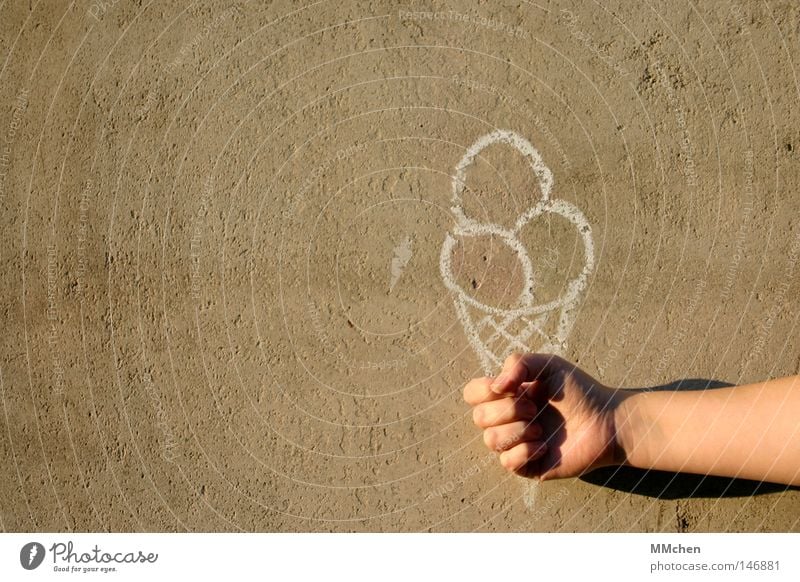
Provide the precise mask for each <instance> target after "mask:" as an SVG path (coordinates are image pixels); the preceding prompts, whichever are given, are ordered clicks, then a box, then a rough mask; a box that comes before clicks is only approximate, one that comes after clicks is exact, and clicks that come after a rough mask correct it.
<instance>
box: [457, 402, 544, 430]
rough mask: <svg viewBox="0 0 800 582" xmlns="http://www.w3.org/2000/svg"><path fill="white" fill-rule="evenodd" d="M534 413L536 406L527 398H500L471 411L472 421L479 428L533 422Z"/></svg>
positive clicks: (479, 405)
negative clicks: (517, 422)
mask: <svg viewBox="0 0 800 582" xmlns="http://www.w3.org/2000/svg"><path fill="white" fill-rule="evenodd" d="M536 413H537V408H536V404H534V403H533V401H531V400H528V399H527V398H517V399H514V398H501V399H500V400H494V401H492V402H484V403H483V404H478V405H477V406H476V407H475V408H473V409H472V420H473V422H474V423H475V424H476V425H478V426H479V427H481V428H489V427H490V426H497V425H499V424H508V423H509V422H515V421H517V420H533V418H534V417H535V416H536Z"/></svg>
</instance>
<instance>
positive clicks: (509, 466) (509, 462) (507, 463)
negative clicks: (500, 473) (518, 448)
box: [500, 453, 517, 471]
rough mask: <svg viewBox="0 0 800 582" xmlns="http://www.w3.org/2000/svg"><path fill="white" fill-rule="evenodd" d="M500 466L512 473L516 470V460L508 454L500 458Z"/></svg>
mask: <svg viewBox="0 0 800 582" xmlns="http://www.w3.org/2000/svg"><path fill="white" fill-rule="evenodd" d="M500 464H501V465H502V466H503V468H504V469H505V470H506V471H514V470H516V468H517V461H516V459H515V458H514V456H513V455H510V454H508V453H506V454H504V455H501V456H500Z"/></svg>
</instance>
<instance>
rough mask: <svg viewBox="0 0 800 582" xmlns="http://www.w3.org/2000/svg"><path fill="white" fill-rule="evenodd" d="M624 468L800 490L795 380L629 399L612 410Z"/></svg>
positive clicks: (799, 408)
mask: <svg viewBox="0 0 800 582" xmlns="http://www.w3.org/2000/svg"><path fill="white" fill-rule="evenodd" d="M616 425H617V427H616V428H617V431H618V439H619V443H620V445H621V449H622V455H623V457H624V459H625V463H626V464H628V465H632V466H635V467H641V468H648V469H661V470H665V471H683V472H689V473H700V474H706V475H721V476H727V477H741V478H745V479H755V480H762V481H773V482H777V483H787V484H794V485H798V484H800V376H793V377H790V378H781V379H778V380H770V381H767V382H764V383H760V384H750V385H747V386H736V387H731V388H719V389H714V390H705V391H691V392H677V391H667V392H638V391H637V392H631V393H630V394H626V395H625V398H624V400H623V402H622V404H621V405H620V406H619V408H618V409H617V413H616Z"/></svg>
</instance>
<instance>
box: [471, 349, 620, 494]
mask: <svg viewBox="0 0 800 582" xmlns="http://www.w3.org/2000/svg"><path fill="white" fill-rule="evenodd" d="M627 396H628V394H627V393H626V391H622V390H615V389H612V388H608V387H606V386H603V385H602V384H600V383H599V382H598V381H597V380H595V379H594V378H592V377H591V376H589V375H588V374H586V373H585V372H583V371H582V370H580V369H579V368H578V367H577V366H575V365H574V364H571V363H569V362H567V361H566V360H564V359H562V358H559V357H558V356H554V355H549V354H524V355H519V354H514V355H511V356H509V357H508V359H507V360H506V361H505V364H504V365H503V370H502V372H501V373H500V375H499V376H498V377H497V378H476V379H474V380H472V381H470V382H469V383H468V384H467V385H466V386H465V388H464V400H466V401H467V403H468V404H470V405H471V406H472V407H473V421H474V422H475V424H476V425H477V426H478V427H480V428H482V429H483V440H484V443H485V444H486V446H487V447H489V448H490V449H492V450H494V451H497V452H498V453H500V463H501V464H502V465H503V467H504V468H505V469H506V470H508V471H512V472H514V473H517V474H519V475H522V476H525V477H538V478H539V479H542V480H546V479H559V478H564V477H577V476H578V475H581V474H583V473H586V472H588V471H591V470H592V469H596V468H598V467H603V466H606V465H613V464H619V463H622V462H623V461H624V454H623V453H622V448H621V447H620V446H619V444H618V442H617V430H616V426H615V424H616V423H615V420H614V416H615V415H614V412H615V410H616V409H617V408H618V406H619V404H620V403H621V402H622V401H623V400H624V399H625V398H626V397H627Z"/></svg>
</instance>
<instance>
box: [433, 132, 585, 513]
mask: <svg viewBox="0 0 800 582" xmlns="http://www.w3.org/2000/svg"><path fill="white" fill-rule="evenodd" d="M492 144H507V145H510V146H512V147H513V148H515V149H516V150H517V151H519V152H520V153H521V154H522V155H523V156H525V158H526V159H527V161H528V163H529V165H530V167H531V170H532V171H533V173H534V174H535V176H536V178H537V179H538V182H539V189H540V198H539V200H538V201H536V203H535V204H534V205H533V206H531V207H530V208H529V209H528V210H526V211H525V212H523V213H522V214H521V215H520V216H519V218H517V220H516V223H515V224H514V226H513V227H512V228H510V229H508V228H504V227H503V226H501V225H498V224H492V223H483V222H479V221H477V220H474V219H472V218H470V217H468V216H467V215H466V214H465V213H464V210H463V208H462V194H463V192H464V189H465V188H466V172H467V169H468V168H469V167H470V166H471V165H472V164H473V163H474V162H475V160H476V158H477V157H478V156H479V155H480V153H481V152H482V151H483V150H484V149H485V148H487V147H488V146H490V145H492ZM552 189H553V174H552V172H551V171H550V169H549V168H548V167H547V166H546V165H545V163H544V161H543V160H542V156H541V155H540V154H539V152H538V151H537V150H536V148H535V147H533V145H532V144H531V143H530V142H529V141H528V140H527V139H525V138H524V137H522V136H520V135H519V134H517V133H514V132H513V131H508V130H497V131H493V132H491V133H488V134H486V135H484V136H482V137H480V138H479V139H478V140H477V141H475V143H473V144H472V145H471V146H470V147H469V148H468V149H467V151H466V153H465V154H464V156H463V157H462V158H461V160H460V161H459V162H458V165H457V166H456V172H455V175H454V176H453V180H452V191H453V197H452V207H451V211H452V212H453V215H454V217H455V220H456V226H455V228H454V230H453V231H452V232H451V233H449V234H448V235H447V237H446V238H445V240H444V243H443V244H442V252H441V255H440V260H439V270H440V272H441V275H442V280H443V281H444V284H445V286H446V287H447V288H448V290H449V291H450V292H451V294H452V296H453V302H454V305H455V309H456V313H457V314H458V318H459V319H460V320H461V324H462V325H463V327H464V332H465V333H466V336H467V339H468V340H469V342H470V344H471V345H472V348H473V349H474V350H475V353H476V354H477V355H478V358H479V359H480V362H481V367H482V368H483V371H484V373H485V374H486V375H487V376H491V375H494V374H496V373H497V372H498V371H499V369H500V367H501V366H502V364H503V360H504V359H505V358H506V357H507V356H508V355H509V354H510V353H511V352H514V351H523V352H528V351H539V352H549V353H556V354H559V355H562V354H563V353H564V351H565V350H566V348H567V344H566V342H567V336H568V335H569V332H570V330H571V329H572V325H573V323H574V320H575V308H576V306H577V304H578V301H579V299H580V296H581V293H582V292H583V290H584V289H585V288H586V283H587V280H588V278H589V275H590V273H591V272H592V270H593V268H594V242H593V240H592V228H591V226H590V225H589V222H588V221H587V220H586V217H585V216H584V215H583V212H581V211H580V210H579V209H578V208H577V207H576V206H574V205H573V204H570V203H569V202H566V201H565V200H558V199H552V198H551V197H550V192H551V190H552ZM546 214H556V215H559V216H562V217H563V218H566V219H567V220H569V221H570V222H571V223H572V224H573V225H574V226H575V228H577V230H578V232H579V234H580V237H581V240H582V241H583V247H584V253H583V256H584V265H583V268H582V269H581V271H580V273H579V274H578V275H577V276H576V277H575V278H574V279H572V280H571V281H569V283H568V284H567V286H566V290H565V291H564V293H563V294H562V295H561V296H560V297H558V298H557V299H554V300H552V301H549V302H547V303H539V304H537V303H536V301H535V297H534V293H533V289H534V288H535V286H534V283H535V282H534V273H535V271H534V266H533V261H532V259H531V257H530V255H529V254H528V251H527V249H526V248H525V246H524V245H523V244H522V242H521V241H520V240H519V237H518V235H519V232H520V230H522V228H523V227H524V226H525V225H526V224H528V222H530V221H531V220H533V219H535V218H538V217H540V216H543V215H546ZM485 236H495V237H497V238H499V239H500V240H501V241H502V242H503V243H504V244H505V245H507V246H508V247H509V248H510V249H511V250H512V251H513V252H514V255H515V256H516V258H517V261H519V264H520V267H521V268H522V277H523V286H522V292H521V293H520V295H519V297H518V298H517V300H516V302H515V304H514V305H513V306H512V308H510V309H508V308H500V307H495V306H492V305H487V304H485V303H482V302H480V301H478V300H477V299H475V298H474V297H472V296H471V295H470V294H469V293H467V291H465V290H464V289H462V288H461V287H460V286H459V285H458V284H457V283H456V279H455V277H454V275H453V269H452V255H453V250H454V248H455V245H456V244H457V243H458V241H459V240H464V239H467V238H471V237H485ZM553 317H557V318H558V322H557V325H555V326H554V327H555V332H553V333H551V334H548V333H547V332H546V331H545V330H546V324H547V323H548V321H550V320H551V318H553ZM496 344H497V345H496ZM537 493H538V481H535V482H532V484H531V485H530V486H529V489H528V491H527V494H526V496H525V499H526V504H527V505H528V507H532V505H533V504H534V503H535V500H536V496H537Z"/></svg>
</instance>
